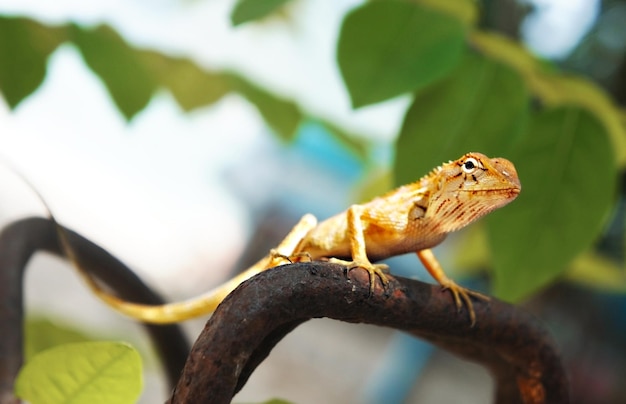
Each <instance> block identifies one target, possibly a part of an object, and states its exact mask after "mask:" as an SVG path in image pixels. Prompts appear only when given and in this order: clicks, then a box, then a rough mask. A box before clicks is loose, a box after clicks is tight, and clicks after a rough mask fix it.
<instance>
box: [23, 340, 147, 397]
mask: <svg viewBox="0 0 626 404" xmlns="http://www.w3.org/2000/svg"><path fill="white" fill-rule="evenodd" d="M141 377H142V376H141V358H140V356H139V353H138V352H137V351H136V350H135V349H134V348H133V347H131V346H130V345H128V344H124V343H120V342H75V343H69V344H64V345H59V346H56V347H54V348H50V349H48V350H45V351H43V352H41V353H39V354H37V355H35V356H34V357H33V358H31V359H30V360H29V361H28V362H27V363H26V364H25V365H24V366H23V367H22V369H21V370H20V373H19V375H18V377H17V380H16V382H15V394H16V396H18V397H19V398H21V399H23V400H27V401H28V402H30V403H32V404H44V403H45V404H61V403H70V402H72V403H120V404H121V403H129V404H130V403H135V402H137V399H138V398H139V394H140V393H141V388H142V384H143V382H142V378H141Z"/></svg>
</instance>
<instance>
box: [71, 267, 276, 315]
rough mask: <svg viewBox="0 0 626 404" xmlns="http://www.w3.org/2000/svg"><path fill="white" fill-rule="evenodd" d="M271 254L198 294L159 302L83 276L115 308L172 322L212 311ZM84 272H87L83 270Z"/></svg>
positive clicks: (257, 270) (258, 269)
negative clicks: (130, 296) (125, 296)
mask: <svg viewBox="0 0 626 404" xmlns="http://www.w3.org/2000/svg"><path fill="white" fill-rule="evenodd" d="M268 261H269V256H268V257H265V258H263V259H262V260H260V261H259V262H257V263H256V264H254V265H253V266H251V267H250V268H248V269H247V270H246V271H244V272H242V273H240V274H239V275H237V276H235V277H234V278H232V279H230V280H228V281H227V282H225V283H223V284H222V285H220V286H218V287H216V288H215V289H212V290H210V291H208V292H205V293H203V294H201V295H199V296H196V297H193V298H190V299H188V300H183V301H180V302H175V303H169V304H163V305H158V306H153V305H147V304H139V303H131V302H127V301H124V300H122V299H120V298H118V297H116V296H114V295H112V294H110V293H109V292H107V291H105V290H104V289H102V288H101V287H100V285H98V284H97V283H96V282H95V281H94V280H93V278H91V277H90V276H83V277H84V278H85V282H86V283H87V285H88V286H89V288H90V289H91V291H92V292H93V293H94V294H95V295H97V296H98V298H100V299H101V300H102V301H104V302H105V303H106V304H107V305H109V306H111V307H112V308H113V309H115V310H116V311H118V312H120V313H122V314H124V315H126V316H129V317H132V318H134V319H136V320H139V321H142V322H145V323H152V324H170V323H176V322H179V321H184V320H188V319H191V318H195V317H199V316H202V315H207V314H210V313H213V312H214V311H215V309H216V308H217V306H218V305H219V304H220V303H221V302H222V300H224V298H225V297H226V296H227V295H228V294H229V293H230V292H232V291H233V290H234V289H235V288H236V287H237V286H239V284H240V283H242V282H243V281H245V280H247V279H249V278H251V277H253V276H254V275H256V274H258V273H259V272H262V271H264V270H265V269H267V268H268ZM81 274H83V275H85V274H84V272H82V271H81Z"/></svg>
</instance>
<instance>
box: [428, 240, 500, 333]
mask: <svg viewBox="0 0 626 404" xmlns="http://www.w3.org/2000/svg"><path fill="white" fill-rule="evenodd" d="M417 256H418V257H419V259H420V261H422V264H423V265H424V267H425V268H426V270H427V271H428V272H429V273H430V275H431V276H432V277H433V278H435V280H436V281H437V282H439V284H440V285H441V286H442V287H443V288H444V289H449V290H450V292H452V296H454V302H455V303H456V307H457V309H458V310H461V307H462V306H463V302H464V303H465V305H466V306H467V311H468V312H469V316H470V321H471V323H472V326H473V325H474V324H475V323H476V313H474V306H473V305H472V301H471V300H470V296H474V297H477V298H479V299H482V300H489V296H485V295H483V294H482V293H478V292H474V291H473V290H469V289H466V288H464V287H462V286H459V285H458V284H457V283H456V282H454V281H453V280H452V279H450V278H448V277H447V276H446V274H445V273H444V272H443V268H442V267H441V264H440V263H439V261H437V258H436V257H435V254H433V252H432V250H431V249H426V250H420V251H418V252H417ZM461 300H463V302H461Z"/></svg>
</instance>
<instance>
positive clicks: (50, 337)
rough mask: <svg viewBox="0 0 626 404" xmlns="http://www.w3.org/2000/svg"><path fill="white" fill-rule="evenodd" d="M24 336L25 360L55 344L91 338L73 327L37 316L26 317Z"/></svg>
mask: <svg viewBox="0 0 626 404" xmlns="http://www.w3.org/2000/svg"><path fill="white" fill-rule="evenodd" d="M24 337H25V338H24V348H25V349H24V351H25V353H26V355H25V356H26V360H27V361H28V360H29V359H30V358H32V357H33V356H34V355H35V354H37V353H39V352H42V351H45V350H46V349H49V348H52V347H55V346H57V345H62V344H68V343H71V342H85V341H91V340H92V339H93V338H91V337H89V336H88V335H86V334H84V333H83V332H81V331H79V330H77V329H75V328H72V327H69V326H66V325H61V324H58V323H56V322H52V321H50V320H48V319H47V318H39V317H37V318H30V317H29V318H28V319H27V321H26V327H25V331H24Z"/></svg>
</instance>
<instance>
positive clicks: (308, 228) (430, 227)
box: [52, 153, 521, 324]
mask: <svg viewBox="0 0 626 404" xmlns="http://www.w3.org/2000/svg"><path fill="white" fill-rule="evenodd" d="M520 190H521V186H520V182H519V179H518V177H517V172H516V171H515V167H514V166H513V164H512V163H511V162H510V161H508V160H506V159H503V158H492V159H490V158H488V157H487V156H485V155H483V154H480V153H467V154H465V155H464V156H462V157H461V158H460V159H458V160H456V161H450V162H448V163H446V164H443V165H441V166H440V167H437V168H436V169H434V170H433V171H431V172H430V173H429V174H428V175H426V176H424V177H423V178H421V179H420V180H419V181H417V182H415V183H412V184H409V185H405V186H402V187H400V188H397V189H395V190H393V191H391V192H389V193H387V194H385V195H383V196H381V197H377V198H375V199H373V200H371V201H370V202H367V203H364V204H360V205H352V206H351V207H350V208H348V209H347V210H346V211H344V212H342V213H340V214H338V215H336V216H333V217H331V218H329V219H327V220H325V221H323V222H321V223H319V224H318V223H317V220H316V219H315V217H313V216H312V215H305V216H304V217H303V218H302V219H301V220H300V222H299V223H298V224H297V225H296V226H295V227H294V229H293V230H292V231H291V232H290V233H289V235H288V236H287V237H286V238H285V239H284V240H283V241H282V242H281V243H280V244H279V246H278V247H277V248H276V249H274V250H272V252H271V253H270V254H269V255H268V256H266V257H264V258H263V259H261V260H260V261H259V262H257V263H256V264H255V265H253V266H252V267H250V268H249V269H248V270H246V271H245V272H243V273H241V274H240V275H238V276H236V277H235V278H233V279H231V280H230V281H228V282H226V283H225V284H223V285H221V286H220V287H218V288H216V289H214V290H212V291H209V292H207V293H205V294H203V295H201V296H198V297H196V298H192V299H190V300H187V301H182V302H176V303H171V304H166V305H163V306H146V305H140V304H135V303H129V302H126V301H122V300H120V299H118V298H117V297H115V296H112V295H110V294H109V293H108V292H106V291H104V290H103V289H101V288H100V287H99V286H98V285H97V283H96V282H94V281H93V280H91V279H90V278H89V276H88V275H86V272H85V271H84V270H81V272H82V273H83V275H85V276H86V278H87V281H88V284H89V286H90V287H91V288H92V289H93V291H94V292H95V293H96V294H97V295H98V296H99V297H101V298H102V299H103V300H104V301H105V302H106V303H108V304H110V305H111V306H112V307H113V308H115V309H116V310H118V311H120V312H122V313H124V314H126V315H129V316H131V317H133V318H136V319H139V320H141V321H145V322H151V323H171V322H178V321H182V320H185V319H189V318H193V317H197V316H200V315H203V314H208V313H211V312H213V311H214V310H215V308H216V307H217V305H218V304H219V303H220V302H221V301H222V300H223V299H224V297H225V296H226V295H227V294H228V293H230V292H231V291H232V290H233V289H234V288H235V287H237V285H239V284H240V283H241V282H243V281H244V280H246V279H248V278H250V277H251V276H253V275H255V274H257V273H259V272H261V271H263V270H265V269H267V268H271V267H274V266H276V265H278V264H280V263H284V262H285V258H292V259H295V260H302V258H303V257H307V258H310V259H312V260H317V259H321V258H330V259H331V261H332V262H338V263H341V264H344V265H346V266H348V267H349V268H351V269H352V268H363V269H365V270H367V271H368V272H369V274H370V287H371V291H372V292H373V291H374V285H375V279H376V277H379V278H380V279H381V281H382V282H383V285H386V284H387V283H388V278H387V266H386V265H383V264H372V261H378V260H381V259H384V258H388V257H392V256H395V255H400V254H405V253H408V252H415V253H416V254H417V255H418V257H419V259H420V260H421V261H422V263H423V264H424V266H425V267H426V269H427V270H428V271H429V272H430V274H431V275H432V276H433V278H435V280H437V282H439V284H441V285H442V286H443V287H444V288H445V289H449V290H450V291H451V292H452V294H453V296H454V299H455V302H456V305H457V307H458V308H459V309H460V308H461V307H462V305H463V302H464V303H465V305H466V306H467V309H468V312H469V315H470V320H471V322H472V324H473V323H474V321H475V314H474V310H473V306H472V302H471V300H470V295H471V296H475V297H478V298H483V299H488V298H487V297H486V296H484V295H482V294H480V293H477V292H473V291H470V290H467V289H465V288H463V287H460V286H458V285H457V284H456V283H455V282H454V281H452V280H451V279H449V278H448V277H447V276H446V275H445V273H444V271H443V269H442V268H441V266H440V265H439V263H438V261H437V260H436V258H435V256H434V255H433V253H432V251H431V250H430V248H431V247H434V246H436V245H437V244H439V243H441V241H443V239H444V238H445V237H446V236H447V235H448V234H449V233H451V232H454V231H456V230H459V229H461V228H463V227H465V226H467V225H468V224H470V223H472V222H474V221H475V220H477V219H478V218H480V217H482V216H484V215H485V214H487V213H489V212H491V211H493V210H494V209H497V208H500V207H502V206H504V205H506V204H508V203H509V202H511V201H512V200H514V199H515V198H516V197H517V195H518V194H519V192H520ZM52 219H53V220H54V218H52ZM57 228H58V230H59V236H60V239H61V241H62V243H63V245H64V249H65V250H66V254H67V255H68V257H69V258H70V260H71V261H73V262H74V264H75V265H76V266H77V267H79V269H80V263H79V261H78V259H77V258H76V256H75V253H74V252H73V250H72V247H71V245H70V244H69V242H68V240H67V236H66V234H65V230H63V228H62V227H61V226H57ZM344 259H348V260H349V261H346V260H344Z"/></svg>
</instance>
